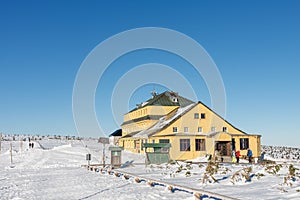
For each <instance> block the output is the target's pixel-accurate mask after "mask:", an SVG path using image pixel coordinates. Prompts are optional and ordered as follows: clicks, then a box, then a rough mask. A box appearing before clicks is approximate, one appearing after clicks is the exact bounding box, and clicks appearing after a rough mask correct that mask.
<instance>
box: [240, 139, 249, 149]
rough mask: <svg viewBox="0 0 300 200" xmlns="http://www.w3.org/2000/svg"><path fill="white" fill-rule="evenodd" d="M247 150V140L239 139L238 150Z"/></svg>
mask: <svg viewBox="0 0 300 200" xmlns="http://www.w3.org/2000/svg"><path fill="white" fill-rule="evenodd" d="M248 148H249V138H240V150H245V149H248Z"/></svg>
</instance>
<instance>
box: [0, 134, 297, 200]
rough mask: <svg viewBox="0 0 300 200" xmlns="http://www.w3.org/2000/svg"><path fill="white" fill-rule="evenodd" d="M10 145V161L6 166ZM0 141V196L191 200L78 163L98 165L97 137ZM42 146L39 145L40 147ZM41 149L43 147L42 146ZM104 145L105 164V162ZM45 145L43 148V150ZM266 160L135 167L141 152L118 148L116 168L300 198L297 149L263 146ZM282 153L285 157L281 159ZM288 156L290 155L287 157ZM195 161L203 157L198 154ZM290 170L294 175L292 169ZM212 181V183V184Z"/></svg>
mask: <svg viewBox="0 0 300 200" xmlns="http://www.w3.org/2000/svg"><path fill="white" fill-rule="evenodd" d="M10 143H12V146H13V164H12V165H11V164H10V153H9V147H10ZM34 143H35V147H34V148H33V149H29V145H28V144H29V142H28V141H24V142H22V145H21V143H20V142H19V141H4V142H2V151H1V153H0V199H1V200H2V199H194V197H193V195H192V194H190V193H187V192H183V191H176V192H174V193H171V192H169V191H167V190H166V189H165V188H164V187H162V186H155V187H149V186H148V185H147V184H145V183H140V184H138V183H135V182H134V181H133V180H123V179H121V178H118V177H114V176H109V175H105V174H100V173H95V172H91V171H88V170H86V169H85V168H83V167H81V165H83V164H86V160H85V155H86V154H87V153H91V154H92V161H91V162H92V163H101V162H102V154H103V145H101V144H99V143H97V141H96V140H92V139H90V140H53V139H48V138H45V139H43V140H37V141H34ZM40 145H41V146H40ZM42 147H43V148H42ZM107 148H108V145H107V146H106V149H105V152H106V163H109V162H110V161H109V153H108V149H107ZM45 149H47V150H45ZM264 151H265V152H266V157H267V158H268V159H273V160H278V162H277V163H276V164H267V165H255V164H247V163H246V161H243V162H244V163H242V164H239V165H237V164H229V163H227V164H226V163H224V164H219V165H218V166H215V165H210V166H209V167H208V165H207V163H200V164H187V163H184V162H174V163H169V164H162V165H148V166H144V165H140V164H141V163H144V159H145V157H144V155H139V154H132V153H130V152H126V151H125V152H123V160H122V162H123V163H126V162H127V163H132V165H126V166H125V167H123V168H121V169H119V170H120V171H123V172H128V173H134V174H137V175H140V176H143V177H149V178H151V179H156V180H162V181H164V182H168V183H170V185H172V184H179V185H183V186H189V187H193V188H198V189H204V190H208V191H212V192H217V193H220V194H222V195H227V196H231V197H235V198H239V199H295V200H296V199H300V178H299V170H297V169H295V168H291V166H293V167H296V168H300V163H299V159H295V158H297V154H298V149H289V148H279V147H264ZM283 155H285V156H287V155H288V156H289V157H282V156H283ZM288 158H289V159H288ZM198 160H205V159H204V158H202V159H201V158H199V159H198ZM292 172H293V173H292ZM215 181H216V182H215Z"/></svg>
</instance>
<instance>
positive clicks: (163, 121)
mask: <svg viewBox="0 0 300 200" xmlns="http://www.w3.org/2000/svg"><path fill="white" fill-rule="evenodd" d="M121 126H122V137H121V138H120V139H119V141H118V144H119V146H123V147H124V149H126V150H130V151H132V152H135V153H144V149H143V148H142V144H143V143H171V148H170V158H171V159H172V160H191V159H195V158H197V157H200V156H205V155H208V154H210V155H213V156H214V155H216V153H217V152H218V154H221V156H222V157H224V158H226V157H228V158H229V157H230V155H231V152H232V150H233V149H234V150H240V151H241V155H246V154H247V149H248V148H250V149H251V150H252V152H253V157H259V156H260V154H261V152H260V151H261V141H260V139H261V136H260V135H253V134H251V135H250V134H247V133H245V132H243V131H241V130H240V129H238V128H236V127H234V126H233V125H232V124H230V123H229V122H227V121H226V120H225V119H223V118H222V117H220V116H219V115H218V114H217V113H215V112H214V111H212V110H211V109H210V108H208V107H207V106H206V105H204V104H203V103H202V102H200V101H199V102H193V101H191V100H188V99H186V98H184V97H181V96H179V95H178V93H175V92H169V91H167V92H164V93H162V94H155V93H153V94H152V98H151V99H149V100H147V101H146V102H144V103H142V104H139V105H138V106H137V108H135V109H133V110H131V111H130V112H128V113H126V114H125V115H124V122H123V124H122V125H121Z"/></svg>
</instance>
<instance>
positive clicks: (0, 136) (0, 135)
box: [0, 133, 2, 153]
mask: <svg viewBox="0 0 300 200" xmlns="http://www.w3.org/2000/svg"><path fill="white" fill-rule="evenodd" d="M1 141H2V133H0V153H1Z"/></svg>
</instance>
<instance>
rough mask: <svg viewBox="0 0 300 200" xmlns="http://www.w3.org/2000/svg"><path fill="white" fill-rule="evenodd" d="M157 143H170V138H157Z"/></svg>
mask: <svg viewBox="0 0 300 200" xmlns="http://www.w3.org/2000/svg"><path fill="white" fill-rule="evenodd" d="M159 143H163V144H165V143H170V140H169V139H159Z"/></svg>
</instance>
